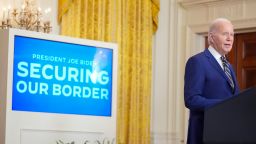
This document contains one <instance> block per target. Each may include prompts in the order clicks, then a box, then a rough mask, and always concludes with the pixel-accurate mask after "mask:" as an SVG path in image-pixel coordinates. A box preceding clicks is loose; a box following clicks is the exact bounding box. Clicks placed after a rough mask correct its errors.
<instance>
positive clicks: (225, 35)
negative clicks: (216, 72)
mask: <svg viewBox="0 0 256 144" xmlns="http://www.w3.org/2000/svg"><path fill="white" fill-rule="evenodd" d="M210 36H211V38H212V44H213V47H214V48H215V49H216V50H217V51H218V52H219V53H220V54H221V55H226V54H227V53H229V52H230V51H231V49H232V46H233V41H234V30H233V25H232V24H231V23H229V22H222V23H219V24H218V25H217V27H216V30H215V31H214V32H212V33H211V35H210Z"/></svg>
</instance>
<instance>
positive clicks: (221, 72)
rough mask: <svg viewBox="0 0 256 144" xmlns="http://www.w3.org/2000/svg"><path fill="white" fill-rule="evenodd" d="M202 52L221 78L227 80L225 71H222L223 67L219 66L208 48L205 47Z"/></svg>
mask: <svg viewBox="0 0 256 144" xmlns="http://www.w3.org/2000/svg"><path fill="white" fill-rule="evenodd" d="M204 53H205V56H206V57H207V58H208V60H209V63H210V64H211V65H212V66H213V67H214V68H215V69H216V70H217V71H218V72H219V73H220V74H221V75H222V76H223V78H225V79H226V80H227V81H229V80H228V77H227V76H226V74H225V72H224V71H223V69H222V68H221V66H220V65H219V63H218V62H217V60H216V59H215V58H214V57H213V55H212V54H211V53H210V51H209V50H208V49H205V51H204ZM232 77H233V76H232Z"/></svg>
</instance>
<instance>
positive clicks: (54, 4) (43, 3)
mask: <svg viewBox="0 0 256 144" xmlns="http://www.w3.org/2000/svg"><path fill="white" fill-rule="evenodd" d="M34 1H35V6H36V7H41V9H42V12H43V20H50V22H51V25H52V32H51V33H52V34H59V26H58V23H57V14H58V9H57V8H58V0H34ZM22 3H23V0H0V19H1V20H2V17H3V8H6V9H7V8H8V7H9V6H11V7H12V8H13V7H17V8H21V5H22ZM47 8H51V12H50V13H48V14H47V15H46V14H44V10H45V9H47Z"/></svg>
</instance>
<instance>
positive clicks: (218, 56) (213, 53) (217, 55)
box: [208, 46, 221, 60]
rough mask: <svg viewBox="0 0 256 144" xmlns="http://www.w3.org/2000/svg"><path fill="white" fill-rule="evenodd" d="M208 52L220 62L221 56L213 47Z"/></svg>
mask: <svg viewBox="0 0 256 144" xmlns="http://www.w3.org/2000/svg"><path fill="white" fill-rule="evenodd" d="M208 50H209V51H210V53H211V54H212V55H213V57H214V58H215V59H216V60H220V57H221V54H220V53H218V52H217V51H216V50H215V49H214V48H213V47H212V46H209V47H208Z"/></svg>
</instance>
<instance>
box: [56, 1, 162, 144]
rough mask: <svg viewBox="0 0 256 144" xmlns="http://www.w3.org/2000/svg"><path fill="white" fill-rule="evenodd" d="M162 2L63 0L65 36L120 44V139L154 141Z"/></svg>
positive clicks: (134, 143)
mask: <svg viewBox="0 0 256 144" xmlns="http://www.w3.org/2000/svg"><path fill="white" fill-rule="evenodd" d="M158 11H159V0H138V1H135V0H73V1H72V0H59V17H58V18H59V23H60V26H61V34H62V35H67V36H73V37H79V38H86V39H93V40H101V41H108V42H115V43H118V60H119V61H118V63H119V64H118V106H117V107H118V109H117V117H118V118H117V143H118V144H149V143H150V110H151V109H150V108H151V106H150V104H151V101H150V100H151V77H152V74H151V73H152V35H153V33H154V32H155V31H156V30H157V24H158V21H157V17H158Z"/></svg>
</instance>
